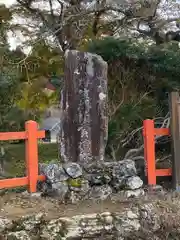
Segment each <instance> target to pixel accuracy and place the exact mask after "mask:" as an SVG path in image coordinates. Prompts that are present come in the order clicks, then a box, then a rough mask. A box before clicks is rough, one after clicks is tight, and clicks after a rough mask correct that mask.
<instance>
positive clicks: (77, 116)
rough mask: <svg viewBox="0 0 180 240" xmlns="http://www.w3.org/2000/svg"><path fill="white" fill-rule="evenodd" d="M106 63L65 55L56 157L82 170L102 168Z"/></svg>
mask: <svg viewBox="0 0 180 240" xmlns="http://www.w3.org/2000/svg"><path fill="white" fill-rule="evenodd" d="M107 68H108V67H107V63H106V62H105V61H104V60H103V59H102V58H101V57H100V56H98V55H96V54H91V53H87V52H79V51H75V50H69V51H66V53H65V72H64V74H65V75H64V89H63V91H62V97H61V108H62V113H63V120H62V129H61V132H60V156H61V160H62V161H63V162H65V163H67V162H76V163H79V164H80V165H81V166H82V167H83V168H87V167H89V166H92V164H93V165H94V164H102V163H103V161H104V152H105V146H106V142H107V132H108V109H107V99H108V96H107Z"/></svg>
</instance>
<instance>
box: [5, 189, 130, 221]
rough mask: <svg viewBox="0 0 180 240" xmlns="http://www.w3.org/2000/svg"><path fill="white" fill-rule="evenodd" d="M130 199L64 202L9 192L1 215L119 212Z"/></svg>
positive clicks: (59, 215) (11, 216) (15, 216)
mask: <svg viewBox="0 0 180 240" xmlns="http://www.w3.org/2000/svg"><path fill="white" fill-rule="evenodd" d="M129 205H130V201H121V202H118V201H116V200H110V199H109V200H106V201H99V202H98V201H90V200H89V201H84V202H80V203H77V204H62V203H59V201H58V200H55V199H53V198H41V197H37V198H36V197H29V196H26V195H23V194H20V193H18V194H17V193H16V194H15V193H8V194H6V195H4V196H3V197H1V198H0V216H4V217H8V218H10V219H16V218H19V217H21V216H24V215H29V214H35V213H39V212H42V213H46V214H47V218H48V219H55V218H58V217H71V216H75V215H81V214H89V213H101V212H106V211H110V212H118V211H122V210H123V208H124V207H128V206H129Z"/></svg>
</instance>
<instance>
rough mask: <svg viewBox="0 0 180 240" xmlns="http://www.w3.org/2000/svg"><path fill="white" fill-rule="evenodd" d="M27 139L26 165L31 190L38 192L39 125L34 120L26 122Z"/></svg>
mask: <svg viewBox="0 0 180 240" xmlns="http://www.w3.org/2000/svg"><path fill="white" fill-rule="evenodd" d="M25 130H26V134H27V140H26V167H27V177H28V186H29V192H31V193H33V192H36V186H37V180H38V134H37V133H38V126H37V123H36V122H34V121H27V122H26V123H25Z"/></svg>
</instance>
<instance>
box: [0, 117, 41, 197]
mask: <svg viewBox="0 0 180 240" xmlns="http://www.w3.org/2000/svg"><path fill="white" fill-rule="evenodd" d="M44 137H45V131H38V125H37V123H36V122H34V121H27V122H26V124H25V131H23V132H4V133H0V140H1V141H2V140H3V141H4V140H18V139H25V147H26V156H25V157H26V170H27V174H26V176H25V177H21V178H11V179H3V180H0V189H1V188H12V187H19V186H25V185H27V186H28V190H29V192H31V193H33V192H36V186H37V181H38V180H42V181H43V180H45V176H39V175H38V139H39V138H44Z"/></svg>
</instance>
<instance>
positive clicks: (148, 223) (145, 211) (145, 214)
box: [140, 203, 161, 231]
mask: <svg viewBox="0 0 180 240" xmlns="http://www.w3.org/2000/svg"><path fill="white" fill-rule="evenodd" d="M140 219H141V221H140V223H141V226H142V227H144V228H148V227H149V228H150V229H152V231H157V230H158V229H160V227H161V224H160V218H159V216H158V214H157V212H156V211H154V206H153V204H151V203H149V204H145V205H143V206H142V207H141V208H140Z"/></svg>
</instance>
